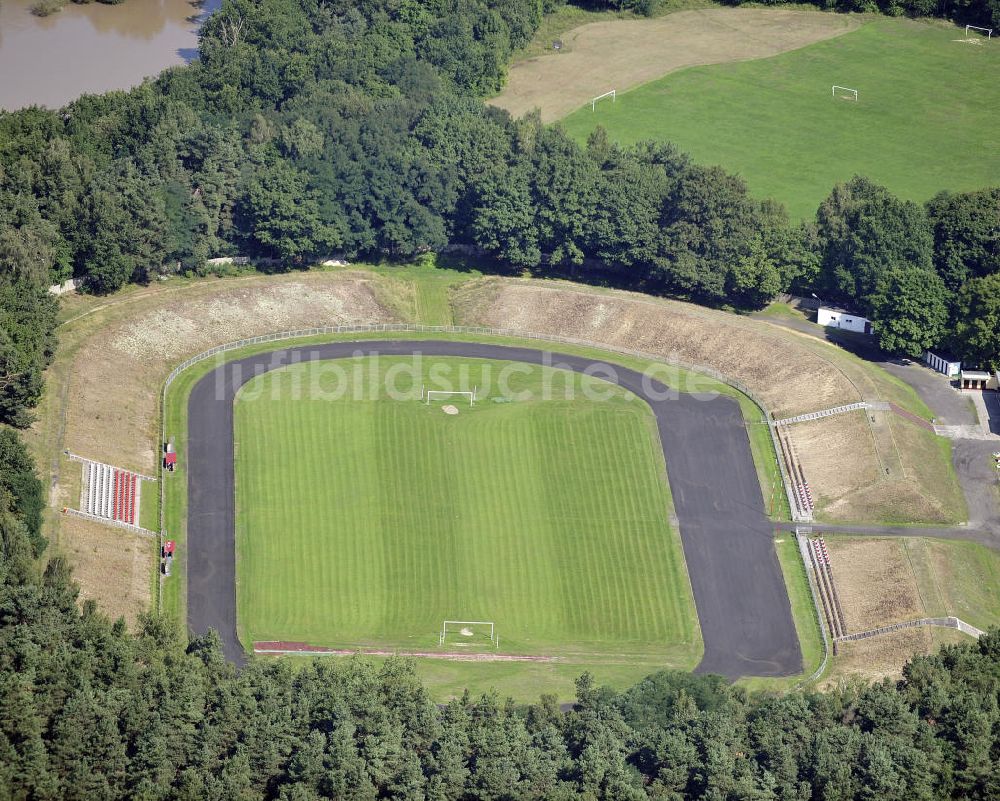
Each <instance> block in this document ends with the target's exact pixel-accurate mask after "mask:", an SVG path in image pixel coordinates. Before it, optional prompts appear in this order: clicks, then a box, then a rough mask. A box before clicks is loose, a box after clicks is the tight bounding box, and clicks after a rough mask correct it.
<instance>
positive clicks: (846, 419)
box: [454, 279, 966, 523]
mask: <svg viewBox="0 0 1000 801" xmlns="http://www.w3.org/2000/svg"><path fill="white" fill-rule="evenodd" d="M454 304H455V308H456V320H457V321H458V322H461V323H463V324H467V325H486V326H493V327H498V328H504V329H508V330H511V331H517V330H525V331H534V332H538V333H542V334H552V335H557V336H575V337H580V338H584V339H587V340H589V341H591V342H594V343H598V344H601V345H607V346H609V347H611V348H614V347H622V346H625V347H629V348H634V349H637V350H641V351H643V352H645V353H649V354H653V355H656V354H662V355H663V356H664V357H665V358H668V359H673V360H679V361H683V362H686V363H688V364H705V365H709V366H711V367H712V368H713V369H715V370H717V371H719V372H720V373H722V374H724V375H727V376H730V377H732V378H733V379H736V380H738V381H740V382H741V383H742V384H743V385H745V386H747V387H748V388H749V389H750V390H751V391H752V392H753V393H755V394H756V395H757V396H758V397H760V398H761V400H762V402H763V403H764V404H765V405H766V406H767V408H768V410H769V411H770V412H771V413H772V414H773V415H774V416H775V417H776V418H778V419H780V418H782V417H790V416H793V415H796V414H802V413H805V412H812V411H818V410H820V409H827V408H830V407H833V406H838V405H841V404H846V403H854V402H857V401H862V400H869V401H876V400H888V401H892V402H894V403H896V404H897V405H899V406H900V407H901V408H904V409H907V410H908V411H910V412H912V413H913V414H915V415H917V416H919V417H924V418H925V419H929V417H930V413H929V410H928V409H927V407H926V405H924V404H923V403H922V402H921V401H920V399H919V398H918V397H917V395H916V393H915V392H914V391H913V389H912V388H911V387H908V386H907V385H906V384H904V383H903V382H902V381H899V380H898V379H895V378H893V377H891V376H889V374H888V373H886V372H885V371H884V370H882V369H880V368H878V367H876V366H874V365H871V364H869V363H866V362H864V361H863V360H861V359H859V358H858V357H856V356H853V355H852V354H850V353H848V352H847V351H845V350H843V349H842V348H840V347H838V346H836V345H833V344H831V343H828V342H825V341H822V340H819V339H816V338H815V337H810V336H808V335H806V334H799V333H797V332H795V331H790V330H787V329H783V328H779V327H777V326H774V325H771V324H769V323H767V322H763V321H759V320H753V319H748V318H745V317H738V316H736V315H733V314H728V313H725V312H719V311H714V310H711V309H706V308H704V307H700V306H695V305H693V304H690V303H682V302H679V301H672V300H664V299H661V298H651V297H649V296H645V295H639V294H636V293H628V292H620V291H609V290H601V289H594V288H590V287H582V286H580V285H577V284H569V283H565V282H556V281H511V280H496V279H481V280H479V281H472V282H469V283H467V284H465V285H464V286H463V287H461V288H460V289H459V290H457V291H456V293H455V295H454ZM779 354H780V355H779ZM872 416H874V417H875V418H876V419H875V422H870V421H869V416H866V415H862V414H860V413H857V414H856V415H838V416H836V417H831V418H826V419H825V420H822V421H816V422H813V423H802V424H796V425H794V426H791V427H790V428H789V433H790V436H791V438H792V440H793V442H794V443H795V446H796V449H797V451H798V454H799V457H800V459H801V460H802V461H803V463H805V464H806V465H807V470H806V478H807V480H808V481H809V482H810V485H811V486H812V490H813V495H814V496H815V497H817V499H818V506H817V516H818V519H826V520H829V521H834V520H836V521H842V522H854V521H863V522H868V523H881V522H887V523H888V522H893V523H934V522H937V523H954V522H958V521H961V520H964V519H965V515H966V508H965V499H964V496H963V495H962V492H961V488H960V487H959V485H958V481H957V478H956V476H955V472H954V467H953V465H952V463H951V458H950V445H949V443H948V442H947V441H945V440H942V439H941V438H939V437H936V436H935V435H934V434H933V433H932V432H930V431H928V430H926V429H925V428H923V427H921V426H918V425H916V424H915V423H913V422H912V421H909V420H906V419H904V418H903V417H900V416H898V415H892V414H887V413H881V414H874V415H872ZM838 432H840V433H844V434H845V435H849V437H850V438H851V440H852V441H853V442H854V443H855V444H856V445H857V447H855V448H850V447H843V445H842V444H841V443H839V442H838V437H837V435H838ZM887 465H888V466H891V468H890V472H889V473H886V470H885V468H886V466H887Z"/></svg>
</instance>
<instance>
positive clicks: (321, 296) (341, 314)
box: [28, 272, 398, 621]
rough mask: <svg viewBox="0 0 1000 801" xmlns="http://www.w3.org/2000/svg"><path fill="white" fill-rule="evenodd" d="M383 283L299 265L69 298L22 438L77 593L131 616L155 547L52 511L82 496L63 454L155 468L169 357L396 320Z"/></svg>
mask: <svg viewBox="0 0 1000 801" xmlns="http://www.w3.org/2000/svg"><path fill="white" fill-rule="evenodd" d="M387 284H388V282H387V281H386V279H381V278H379V277H378V276H375V275H373V274H370V273H351V272H339V273H322V272H318V273H298V274H293V275H284V276H271V277H267V276H253V277H249V278H241V279H226V280H205V281H195V282H185V283H181V282H176V281H175V282H168V283H167V284H165V285H161V286H155V287H150V288H145V289H140V288H133V289H131V290H128V291H126V292H124V293H122V294H120V295H117V296H114V297H112V298H105V299H102V298H93V297H73V298H69V299H67V300H66V301H64V305H63V318H64V320H65V322H64V324H63V325H62V326H61V327H60V329H59V332H58V333H59V349H58V352H57V354H56V358H55V360H54V362H53V364H52V366H51V367H50V369H49V371H48V374H47V376H46V394H45V397H44V399H43V402H42V404H41V406H40V407H39V420H38V422H37V423H36V424H35V426H34V427H33V428H32V430H31V432H29V434H28V439H29V442H30V444H31V446H32V448H33V451H34V453H35V456H36V459H37V460H38V463H39V465H40V467H41V468H42V470H48V471H49V472H50V474H51V478H52V481H53V484H52V489H51V493H50V514H49V519H48V521H47V526H46V531H47V535H48V536H49V537H50V539H51V540H52V543H53V545H52V550H53V552H57V553H63V554H66V555H67V556H68V557H69V558H70V560H71V563H72V564H73V567H74V574H75V577H76V580H77V582H78V583H79V584H80V586H81V597H82V598H83V599H87V598H93V599H96V600H98V601H99V602H100V605H101V607H102V608H103V609H105V610H106V611H108V612H109V613H111V614H113V615H115V616H117V615H119V614H124V615H125V616H126V617H127V618H128V619H129V620H130V621H134V620H135V618H136V615H137V614H138V612H139V611H141V610H142V609H144V608H148V606H149V600H150V588H151V585H152V581H153V579H152V577H153V575H154V570H155V568H154V562H155V559H156V554H155V547H154V546H151V545H149V544H148V543H147V542H146V541H145V540H143V539H142V538H139V537H136V536H135V535H129V534H127V533H126V532H124V531H122V530H120V529H109V528H107V527H105V526H103V525H101V524H97V523H90V522H88V521H81V520H75V519H74V520H72V521H71V520H70V519H69V518H65V517H63V516H62V515H59V514H58V513H57V512H56V511H55V510H58V509H61V508H62V507H63V506H76V505H77V502H78V500H79V497H78V496H79V470H80V467H79V465H78V464H77V463H75V462H70V461H69V460H68V459H66V458H65V456H63V455H62V451H63V450H64V449H68V450H70V451H72V452H74V453H79V454H81V455H84V456H89V457H92V458H95V459H100V460H102V461H105V462H109V463H111V464H115V465H121V466H124V467H128V468H132V469H134V470H139V471H141V472H144V473H148V474H155V471H156V466H157V457H158V453H157V447H158V446H157V440H158V439H159V393H160V390H161V387H162V384H163V381H164V379H165V378H166V376H167V374H168V373H169V372H170V370H171V369H172V368H173V367H174V365H176V364H177V363H178V362H180V361H183V360H184V359H185V358H187V357H188V356H191V355H193V354H196V353H199V352H201V351H203V350H206V349H208V348H210V347H212V346H214V345H218V344H222V343H224V342H229V341H232V340H235V339H241V338H244V337H251V336H256V335H258V334H265V333H270V332H273V331H281V330H287V329H293V328H300V327H308V326H314V325H338V324H349V323H374V322H390V321H393V320H396V319H398V318H397V314H396V313H395V312H393V311H391V310H390V309H389V304H388V303H387V302H383V298H388V299H390V300H391V296H392V291H391V288H390V287H388V286H387ZM384 290H385V291H384ZM144 502H150V503H152V502H155V501H154V498H153V497H149V498H148V500H146V496H144Z"/></svg>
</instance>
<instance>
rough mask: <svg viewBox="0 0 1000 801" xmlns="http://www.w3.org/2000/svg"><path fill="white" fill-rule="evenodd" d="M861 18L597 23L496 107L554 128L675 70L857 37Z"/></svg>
mask: <svg viewBox="0 0 1000 801" xmlns="http://www.w3.org/2000/svg"><path fill="white" fill-rule="evenodd" d="M859 24H860V22H859V20H858V18H857V17H852V16H847V15H845V14H831V13H824V12H821V11H796V10H791V9H762V8H705V9H698V10H696V11H678V12H677V13H674V14H669V15H667V16H665V17H659V18H657V19H644V20H614V21H608V22H592V23H590V24H588V25H582V26H580V27H579V28H574V29H573V30H571V31H569V33H567V34H565V35H564V36H563V39H562V41H563V48H562V49H561V50H560V51H559V52H558V53H555V52H553V53H552V54H551V55H545V56H536V57H535V58H532V59H528V60H527V61H521V62H518V63H516V64H514V65H513V66H512V67H511V68H510V74H509V76H508V79H507V85H506V86H505V87H504V90H503V92H501V93H500V94H499V95H498V96H497V97H495V98H493V99H492V100H490V101H489V102H490V103H491V104H493V105H495V106H499V107H500V108H505V109H507V110H508V111H509V112H510V113H511V114H513V115H514V116H515V117H519V116H521V115H523V114H525V113H527V112H529V111H531V110H532V109H535V108H538V109H541V112H542V120H543V121H544V122H553V121H555V120H558V119H560V118H562V117H565V116H566V115H567V114H569V113H570V112H571V111H575V110H576V109H578V108H580V107H581V106H583V105H584V104H585V103H588V102H589V101H590V99H591V98H592V97H596V96H597V95H600V94H603V93H604V92H607V91H608V90H609V89H615V90H616V91H618V92H623V91H625V90H626V89H631V88H632V87H634V86H638V85H639V84H643V83H646V82H648V81H652V80H654V79H656V78H660V77H662V76H664V75H666V74H667V73H669V72H674V71H675V70H679V69H683V68H684V67H693V66H699V65H704V64H722V63H725V62H729V61H748V60H750V59H755V58H766V57H768V56H774V55H777V54H778V53H784V52H786V51H788V50H797V49H798V48H800V47H805V46H806V45H810V44H813V43H814V42H819V41H822V40H823V39H830V38H832V37H834V36H840V35H841V34H844V33H847V32H848V31H852V30H854V29H855V28H857V27H858V25H859Z"/></svg>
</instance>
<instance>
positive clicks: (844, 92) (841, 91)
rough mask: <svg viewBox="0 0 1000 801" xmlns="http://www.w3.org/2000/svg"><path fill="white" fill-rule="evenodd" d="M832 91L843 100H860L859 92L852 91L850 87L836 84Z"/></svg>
mask: <svg viewBox="0 0 1000 801" xmlns="http://www.w3.org/2000/svg"><path fill="white" fill-rule="evenodd" d="M832 91H833V96H834V97H838V98H840V99H841V100H854V101H857V99H858V90H857V89H851V88H850V87H848V86H837V85H836V84H834V85H833V90H832Z"/></svg>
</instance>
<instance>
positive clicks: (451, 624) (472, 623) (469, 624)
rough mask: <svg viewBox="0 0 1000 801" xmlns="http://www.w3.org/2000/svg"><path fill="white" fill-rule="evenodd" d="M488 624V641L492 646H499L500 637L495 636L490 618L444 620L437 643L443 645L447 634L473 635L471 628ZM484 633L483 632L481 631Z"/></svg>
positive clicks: (494, 629)
mask: <svg viewBox="0 0 1000 801" xmlns="http://www.w3.org/2000/svg"><path fill="white" fill-rule="evenodd" d="M487 626H489V636H490V643H491V644H492V645H493V647H494V648H499V647H500V638H499V637H498V636H496V627H495V626H494V625H493V621H492V620H446V621H444V622H443V623H442V624H441V633H440V634H439V635H438V645H444V643H445V640H447V638H448V635H449V634H458V635H459V636H460V637H470V638H471V637H475V632H474V631H473V628H480V627H482V628H485V627H487ZM482 634H483V635H485V632H483V633H482Z"/></svg>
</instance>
